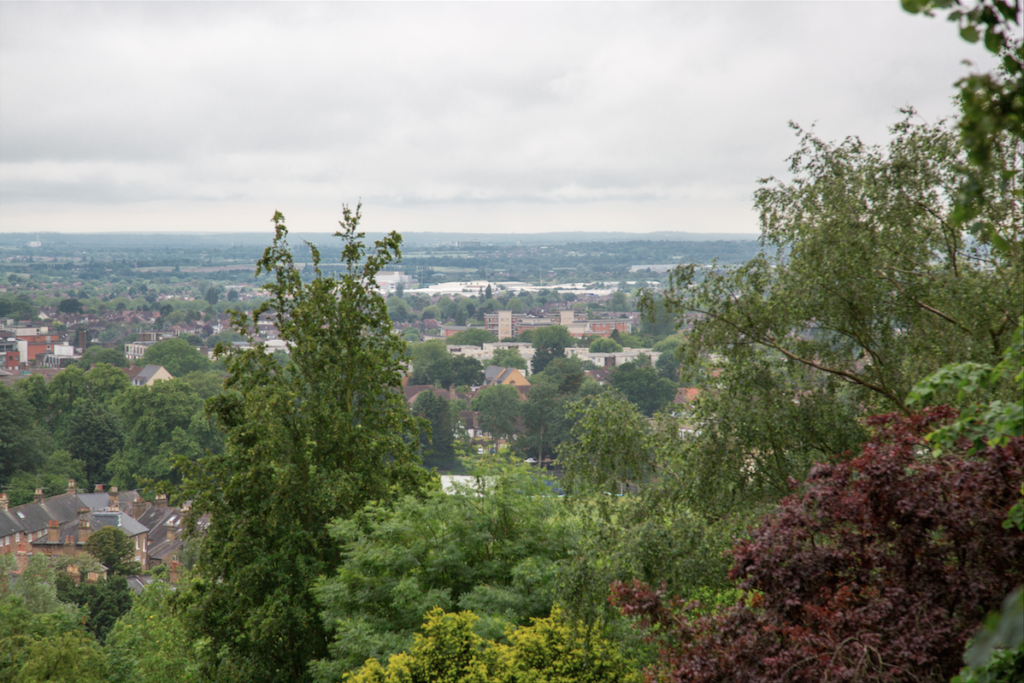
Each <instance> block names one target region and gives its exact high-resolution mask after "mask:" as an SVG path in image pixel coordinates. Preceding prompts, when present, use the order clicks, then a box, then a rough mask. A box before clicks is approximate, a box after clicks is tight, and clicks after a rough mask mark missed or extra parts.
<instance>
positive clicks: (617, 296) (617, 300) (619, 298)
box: [608, 292, 631, 311]
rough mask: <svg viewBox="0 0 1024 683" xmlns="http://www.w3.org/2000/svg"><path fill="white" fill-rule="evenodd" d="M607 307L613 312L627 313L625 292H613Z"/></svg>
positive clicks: (627, 305) (627, 304)
mask: <svg viewBox="0 0 1024 683" xmlns="http://www.w3.org/2000/svg"><path fill="white" fill-rule="evenodd" d="M608 307H609V308H610V309H611V310H613V311H629V310H631V309H630V306H629V301H628V300H627V299H626V293H625V292H615V293H614V294H612V298H611V301H610V302H609V303H608Z"/></svg>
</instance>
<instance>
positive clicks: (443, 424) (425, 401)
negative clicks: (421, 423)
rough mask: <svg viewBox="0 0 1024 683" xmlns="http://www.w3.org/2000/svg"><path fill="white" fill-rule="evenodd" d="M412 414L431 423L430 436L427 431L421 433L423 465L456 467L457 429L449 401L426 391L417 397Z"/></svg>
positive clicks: (423, 430) (446, 467) (444, 467)
mask: <svg viewBox="0 0 1024 683" xmlns="http://www.w3.org/2000/svg"><path fill="white" fill-rule="evenodd" d="M412 412H413V413H414V414H415V415H417V416H419V417H422V418H425V419H426V420H427V421H428V422H429V423H430V433H429V434H428V433H427V431H426V429H422V430H421V431H420V447H421V448H422V449H423V454H424V455H423V464H424V465H425V466H427V467H439V468H443V469H449V470H450V469H452V468H453V467H455V466H456V465H457V464H458V462H457V461H456V460H455V429H454V425H453V424H452V411H451V410H450V408H449V403H448V401H447V400H446V399H443V398H441V397H440V396H438V395H437V394H435V393H434V392H433V391H424V392H422V393H421V394H420V395H419V396H417V397H416V402H415V403H414V404H413V407H412Z"/></svg>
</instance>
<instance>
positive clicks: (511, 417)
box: [473, 384, 523, 439]
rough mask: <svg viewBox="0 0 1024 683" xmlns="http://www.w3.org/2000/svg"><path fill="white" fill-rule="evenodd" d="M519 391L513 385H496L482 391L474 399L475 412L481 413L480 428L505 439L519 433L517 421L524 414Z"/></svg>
mask: <svg viewBox="0 0 1024 683" xmlns="http://www.w3.org/2000/svg"><path fill="white" fill-rule="evenodd" d="M522 403H523V402H522V400H521V399H520V398H519V390H518V389H516V388H515V387H514V386H512V385H511V384H496V385H494V386H490V387H487V388H486V389H481V390H480V393H478V394H477V395H476V398H474V399H473V410H476V411H478V412H479V413H480V426H481V427H483V429H484V431H486V432H489V433H491V434H493V435H495V436H500V437H503V438H505V439H512V438H513V437H515V435H516V434H517V433H518V430H517V429H516V420H517V419H518V418H519V416H520V415H521V414H522Z"/></svg>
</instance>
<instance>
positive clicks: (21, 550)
mask: <svg viewBox="0 0 1024 683" xmlns="http://www.w3.org/2000/svg"><path fill="white" fill-rule="evenodd" d="M14 561H15V563H16V564H17V566H18V569H17V572H18V573H19V574H20V573H22V572H23V571H25V570H26V569H28V550H26V546H25V542H24V541H22V542H21V543H19V544H18V551H17V552H16V553H14Z"/></svg>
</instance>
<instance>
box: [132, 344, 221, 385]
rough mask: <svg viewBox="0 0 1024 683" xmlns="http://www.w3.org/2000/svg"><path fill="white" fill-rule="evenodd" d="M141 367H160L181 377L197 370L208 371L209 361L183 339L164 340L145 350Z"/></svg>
mask: <svg viewBox="0 0 1024 683" xmlns="http://www.w3.org/2000/svg"><path fill="white" fill-rule="evenodd" d="M142 365H162V366H163V367H164V369H166V370H167V372H169V373H171V374H172V375H174V376H175V377H183V376H185V375H187V374H188V373H190V372H195V371H197V370H209V369H210V360H209V359H208V358H207V357H206V356H204V355H203V354H201V353H199V352H198V351H196V350H195V349H194V348H192V347H191V346H189V343H188V342H187V341H185V340H184V339H165V340H163V341H160V342H157V343H156V344H153V345H152V346H150V347H149V348H148V349H146V353H145V354H143V356H142Z"/></svg>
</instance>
